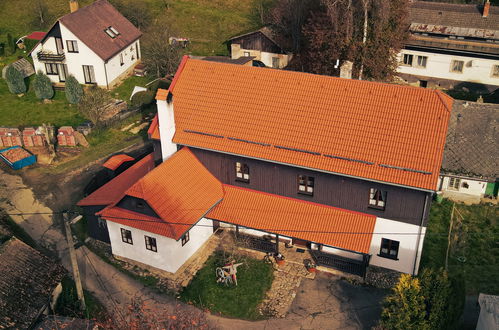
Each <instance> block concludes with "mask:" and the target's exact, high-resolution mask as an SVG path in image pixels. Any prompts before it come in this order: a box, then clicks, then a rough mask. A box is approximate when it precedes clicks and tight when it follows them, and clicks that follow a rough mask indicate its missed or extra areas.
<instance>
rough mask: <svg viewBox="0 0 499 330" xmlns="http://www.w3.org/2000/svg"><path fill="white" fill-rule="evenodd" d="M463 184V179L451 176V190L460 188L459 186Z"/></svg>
mask: <svg viewBox="0 0 499 330" xmlns="http://www.w3.org/2000/svg"><path fill="white" fill-rule="evenodd" d="M460 185H461V179H459V178H450V179H449V186H448V188H449V189H451V190H459V186H460Z"/></svg>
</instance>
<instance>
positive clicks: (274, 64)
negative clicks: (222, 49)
mask: <svg viewBox="0 0 499 330" xmlns="http://www.w3.org/2000/svg"><path fill="white" fill-rule="evenodd" d="M229 41H230V56H231V58H232V59H233V60H235V59H238V58H241V57H248V56H252V57H254V58H255V60H256V61H260V62H263V63H264V64H265V65H266V66H268V67H271V68H276V69H282V68H284V67H286V66H287V65H288V63H289V61H291V57H292V55H291V54H290V53H287V52H285V51H284V49H283V48H282V47H281V46H280V45H279V43H277V42H276V41H275V39H274V37H273V35H272V31H271V30H270V29H269V28H268V27H263V28H261V29H259V30H256V31H253V32H249V33H246V34H242V35H239V36H236V37H233V38H231V39H229Z"/></svg>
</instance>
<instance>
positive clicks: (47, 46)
mask: <svg viewBox="0 0 499 330" xmlns="http://www.w3.org/2000/svg"><path fill="white" fill-rule="evenodd" d="M70 9H71V13H69V14H67V15H65V16H63V17H61V18H60V19H59V20H57V22H56V23H55V24H54V25H53V26H52V27H51V28H50V30H49V31H48V33H47V34H46V36H45V37H44V38H43V39H42V40H40V42H39V43H38V44H37V45H36V46H35V47H34V48H33V50H32V51H31V57H32V58H33V64H34V66H35V70H36V71H39V70H40V71H42V72H44V73H46V74H47V75H48V76H49V78H50V80H51V81H52V82H53V83H55V84H59V83H60V84H63V83H64V82H65V81H66V77H67V76H68V75H73V76H74V77H75V78H76V79H77V80H78V81H79V82H80V83H81V84H95V85H98V86H100V87H103V88H108V89H109V88H112V87H114V86H115V85H117V84H118V83H120V81H121V80H122V79H123V78H125V77H126V76H127V75H129V74H131V72H132V71H133V69H134V67H135V65H136V64H137V63H138V62H139V61H140V58H141V54H140V42H139V38H140V37H141V35H142V33H141V32H140V31H139V30H138V29H137V28H136V27H135V26H133V24H132V23H130V21H128V20H127V19H126V18H125V17H123V15H121V14H120V13H119V12H118V11H117V10H116V9H115V8H114V7H113V6H112V5H111V4H110V3H109V2H108V1H107V0H97V1H95V2H94V3H92V4H91V5H89V6H86V7H83V8H78V2H77V1H70Z"/></svg>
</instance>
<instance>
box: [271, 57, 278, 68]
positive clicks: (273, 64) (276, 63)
mask: <svg viewBox="0 0 499 330" xmlns="http://www.w3.org/2000/svg"><path fill="white" fill-rule="evenodd" d="M272 67H273V68H276V69H279V57H272Z"/></svg>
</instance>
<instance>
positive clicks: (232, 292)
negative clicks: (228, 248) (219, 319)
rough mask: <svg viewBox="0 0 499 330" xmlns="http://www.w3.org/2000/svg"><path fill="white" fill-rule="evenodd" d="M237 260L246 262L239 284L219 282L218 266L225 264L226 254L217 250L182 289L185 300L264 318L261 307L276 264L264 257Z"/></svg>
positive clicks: (230, 313)
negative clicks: (268, 261) (217, 280)
mask: <svg viewBox="0 0 499 330" xmlns="http://www.w3.org/2000/svg"><path fill="white" fill-rule="evenodd" d="M236 262H238V263H239V262H243V263H244V264H243V265H242V266H240V267H238V269H237V271H238V272H237V281H238V286H234V285H230V286H228V287H227V286H224V285H222V284H218V283H216V277H215V269H216V268H217V267H220V266H222V265H224V264H225V260H224V258H223V255H222V253H221V252H216V253H215V254H214V255H212V256H211V257H210V258H209V259H208V260H207V261H206V263H205V265H204V267H203V268H202V269H201V270H199V271H198V272H197V274H196V276H195V277H194V279H193V280H192V282H191V283H190V284H189V286H187V287H186V288H185V289H184V291H182V293H181V294H180V297H181V299H182V300H183V301H185V302H188V303H189V302H191V303H193V304H195V305H197V306H199V307H202V308H207V309H209V310H210V311H212V312H215V313H220V314H222V315H224V316H229V317H236V318H242V319H250V320H256V319H261V318H262V316H261V315H260V314H259V313H258V311H257V307H258V305H259V304H260V302H261V301H262V300H263V299H264V297H265V293H266V292H267V291H268V290H269V289H270V286H271V285H272V280H273V270H272V267H271V265H269V264H266V263H265V262H264V261H263V260H256V259H251V258H248V257H243V256H239V257H237V258H236Z"/></svg>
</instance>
